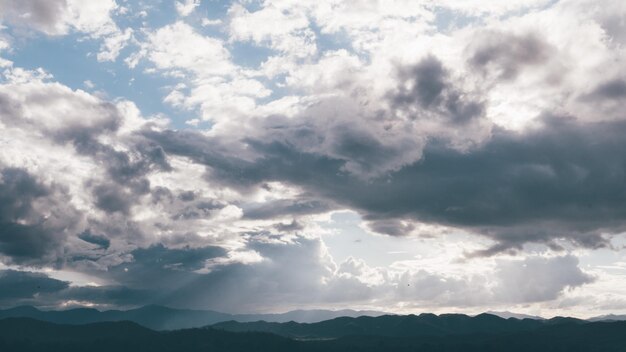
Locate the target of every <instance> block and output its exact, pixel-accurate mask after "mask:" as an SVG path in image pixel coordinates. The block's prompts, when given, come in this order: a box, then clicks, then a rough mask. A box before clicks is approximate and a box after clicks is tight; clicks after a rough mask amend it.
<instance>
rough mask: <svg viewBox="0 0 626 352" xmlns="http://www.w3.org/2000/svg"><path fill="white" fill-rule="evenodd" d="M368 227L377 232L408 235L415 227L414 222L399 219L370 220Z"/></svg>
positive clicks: (390, 234)
mask: <svg viewBox="0 0 626 352" xmlns="http://www.w3.org/2000/svg"><path fill="white" fill-rule="evenodd" d="M367 227H368V228H370V229H371V230H372V231H374V232H376V233H382V234H385V235H389V236H404V235H408V234H409V233H411V231H413V230H414V229H415V226H414V225H413V224H411V223H406V222H403V221H401V220H397V219H379V220H374V221H368V222H367Z"/></svg>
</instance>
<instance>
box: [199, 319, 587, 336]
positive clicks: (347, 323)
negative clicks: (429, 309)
mask: <svg viewBox="0 0 626 352" xmlns="http://www.w3.org/2000/svg"><path fill="white" fill-rule="evenodd" d="M582 323H585V321H584V320H579V319H574V318H560V317H559V318H553V319H549V320H534V319H516V318H509V319H504V318H500V317H498V316H495V315H491V314H479V315H477V316H475V317H470V316H467V315H463V314H442V315H434V314H420V315H384V316H379V317H358V318H349V317H341V318H335V319H331V320H326V321H322V322H318V323H311V324H307V323H295V322H289V323H271V322H264V321H258V322H236V321H228V322H221V323H217V324H214V325H212V326H211V327H212V328H214V329H219V330H225V331H231V332H252V331H254V332H268V333H273V334H277V335H281V336H285V337H289V338H305V339H309V338H338V337H341V336H349V335H377V336H388V337H419V336H445V335H452V334H491V333H507V332H519V331H530V330H534V329H537V328H541V327H545V326H550V325H566V324H569V325H577V324H582Z"/></svg>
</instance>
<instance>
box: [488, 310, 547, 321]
mask: <svg viewBox="0 0 626 352" xmlns="http://www.w3.org/2000/svg"><path fill="white" fill-rule="evenodd" d="M486 313H487V314H492V315H497V316H499V317H500V318H504V319H509V318H516V319H535V320H543V319H545V318H543V317H540V316H538V315H528V314H520V313H513V312H497V311H488V312H486Z"/></svg>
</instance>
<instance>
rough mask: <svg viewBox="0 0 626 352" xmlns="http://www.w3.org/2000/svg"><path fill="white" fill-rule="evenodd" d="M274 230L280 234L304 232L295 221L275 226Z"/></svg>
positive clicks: (300, 225)
mask: <svg viewBox="0 0 626 352" xmlns="http://www.w3.org/2000/svg"><path fill="white" fill-rule="evenodd" d="M274 228H275V229H276V230H277V231H278V232H280V233H283V232H292V231H300V230H304V226H303V225H302V224H301V223H299V222H298V221H296V220H295V219H294V220H292V221H291V222H290V223H288V224H283V223H279V224H276V225H274Z"/></svg>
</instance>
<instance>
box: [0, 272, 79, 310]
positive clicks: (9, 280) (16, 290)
mask: <svg viewBox="0 0 626 352" xmlns="http://www.w3.org/2000/svg"><path fill="white" fill-rule="evenodd" d="M0 286H2V291H1V292H0V304H2V305H7V304H9V305H12V304H14V303H15V300H20V299H33V298H35V297H36V296H38V295H46V294H50V293H55V292H59V291H62V290H65V289H67V288H68V287H69V284H68V283H67V282H65V281H61V280H57V279H52V278H49V277H48V276H46V275H45V274H40V273H34V272H27V271H15V270H1V271H0Z"/></svg>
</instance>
